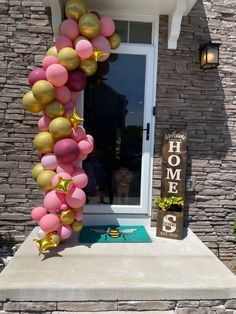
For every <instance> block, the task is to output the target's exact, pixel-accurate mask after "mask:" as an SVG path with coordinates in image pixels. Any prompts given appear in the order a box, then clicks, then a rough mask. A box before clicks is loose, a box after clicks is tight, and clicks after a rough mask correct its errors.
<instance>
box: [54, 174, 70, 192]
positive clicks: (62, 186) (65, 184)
mask: <svg viewBox="0 0 236 314" xmlns="http://www.w3.org/2000/svg"><path fill="white" fill-rule="evenodd" d="M72 182H73V180H72V179H63V178H62V177H58V183H57V185H55V186H54V187H53V190H58V191H61V192H64V193H67V192H68V190H69V186H70V185H71V183H72Z"/></svg>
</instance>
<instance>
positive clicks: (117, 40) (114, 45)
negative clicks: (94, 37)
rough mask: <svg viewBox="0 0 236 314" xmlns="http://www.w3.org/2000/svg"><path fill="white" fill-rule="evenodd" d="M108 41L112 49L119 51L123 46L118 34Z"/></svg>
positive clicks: (114, 34)
mask: <svg viewBox="0 0 236 314" xmlns="http://www.w3.org/2000/svg"><path fill="white" fill-rule="evenodd" d="M108 40H109V43H110V45H111V49H117V48H118V47H119V46H120V44H121V38H120V36H119V35H118V34H117V33H113V34H112V35H111V37H109V38H108Z"/></svg>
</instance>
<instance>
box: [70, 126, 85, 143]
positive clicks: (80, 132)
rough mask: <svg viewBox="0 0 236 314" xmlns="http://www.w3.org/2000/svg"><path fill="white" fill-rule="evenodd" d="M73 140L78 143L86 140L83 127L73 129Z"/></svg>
mask: <svg viewBox="0 0 236 314" xmlns="http://www.w3.org/2000/svg"><path fill="white" fill-rule="evenodd" d="M71 138H73V140H75V141H76V142H79V141H81V140H82V139H84V138H86V133H85V129H84V128H83V127H82V126H81V125H78V126H77V128H76V129H72V133H71Z"/></svg>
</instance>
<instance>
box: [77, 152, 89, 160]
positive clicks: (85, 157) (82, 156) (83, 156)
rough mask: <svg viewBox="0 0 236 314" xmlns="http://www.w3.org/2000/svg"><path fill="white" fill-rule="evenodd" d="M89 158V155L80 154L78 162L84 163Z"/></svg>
mask: <svg viewBox="0 0 236 314" xmlns="http://www.w3.org/2000/svg"><path fill="white" fill-rule="evenodd" d="M87 157H88V154H82V153H79V156H78V160H81V161H83V160H85V159H87Z"/></svg>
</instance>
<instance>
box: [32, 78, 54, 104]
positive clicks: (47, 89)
mask: <svg viewBox="0 0 236 314" xmlns="http://www.w3.org/2000/svg"><path fill="white" fill-rule="evenodd" d="M32 92H33V95H34V97H35V98H36V99H37V100H38V101H39V102H40V103H41V104H44V105H46V104H49V103H50V102H51V101H53V100H54V99H55V97H56V91H55V89H54V87H53V85H52V84H51V83H50V82H48V81H46V80H40V81H38V82H36V83H34V85H33V87H32Z"/></svg>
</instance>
